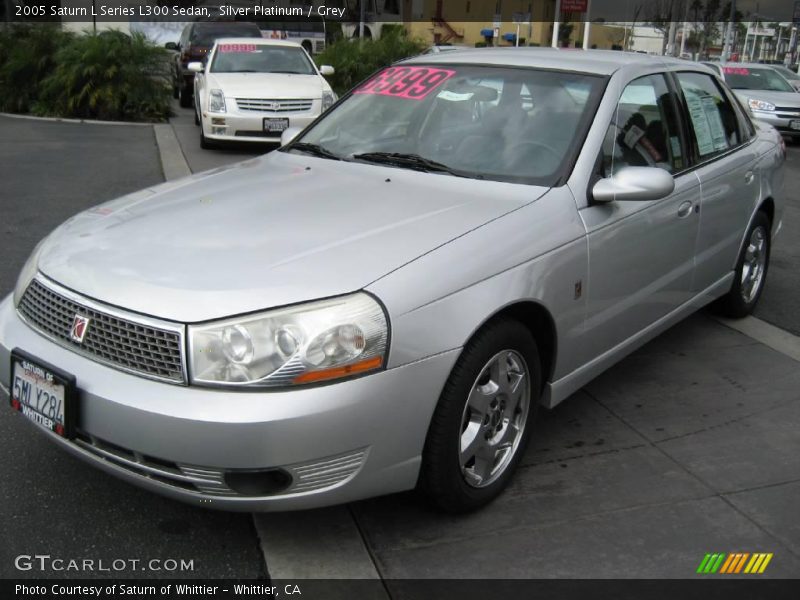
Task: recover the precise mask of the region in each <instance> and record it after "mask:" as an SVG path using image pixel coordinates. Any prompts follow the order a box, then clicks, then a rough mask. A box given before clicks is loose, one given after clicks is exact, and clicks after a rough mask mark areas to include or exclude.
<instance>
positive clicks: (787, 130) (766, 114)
mask: <svg viewBox="0 0 800 600" xmlns="http://www.w3.org/2000/svg"><path fill="white" fill-rule="evenodd" d="M752 113H753V118H755V119H758V120H759V121H763V122H764V123H769V124H770V125H772V126H773V127H774V128H775V129H777V130H778V131H779V132H780V133H781V134H782V135H787V136H792V137H796V136H800V129H793V128H792V127H791V123H792V121H795V122H796V123H798V126H800V107H799V108H797V109H796V112H795V111H794V110H792V111H791V112H788V111H777V112H776V111H762V110H754V111H752Z"/></svg>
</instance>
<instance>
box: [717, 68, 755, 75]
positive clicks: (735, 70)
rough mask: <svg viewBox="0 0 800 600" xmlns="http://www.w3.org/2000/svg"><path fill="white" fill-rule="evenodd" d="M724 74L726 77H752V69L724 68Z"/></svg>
mask: <svg viewBox="0 0 800 600" xmlns="http://www.w3.org/2000/svg"><path fill="white" fill-rule="evenodd" d="M722 72H723V73H725V74H726V75H750V69H746V68H745V67H722Z"/></svg>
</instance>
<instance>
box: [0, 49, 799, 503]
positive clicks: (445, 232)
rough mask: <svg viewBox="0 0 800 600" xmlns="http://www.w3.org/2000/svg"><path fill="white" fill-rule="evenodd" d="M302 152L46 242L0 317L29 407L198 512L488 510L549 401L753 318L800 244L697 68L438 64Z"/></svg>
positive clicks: (632, 58) (469, 58) (535, 56)
mask: <svg viewBox="0 0 800 600" xmlns="http://www.w3.org/2000/svg"><path fill="white" fill-rule="evenodd" d="M294 133H296V132H290V131H287V132H286V134H285V135H284V141H285V142H286V143H285V145H284V147H283V148H282V150H281V151H278V152H274V153H272V154H270V155H268V156H265V157H262V158H258V159H255V160H251V161H248V162H245V163H242V164H239V165H236V166H233V167H230V168H225V169H220V170H217V171H210V172H207V173H201V174H198V175H195V176H193V177H190V178H187V179H184V180H180V181H176V182H171V183H167V184H164V185H161V186H157V187H155V188H152V189H147V190H144V191H142V192H139V193H135V194H132V195H130V196H126V197H123V198H120V199H118V200H115V201H112V202H108V203H106V204H103V205H100V206H98V207H96V208H93V209H91V210H88V211H86V212H84V213H81V214H79V215H78V216H76V217H74V218H72V219H70V220H69V221H67V222H66V223H64V224H63V225H62V226H60V227H59V228H58V229H56V230H55V231H54V232H53V233H51V234H50V235H49V236H48V237H47V238H46V239H45V240H44V241H43V242H42V243H41V244H40V245H39V246H38V247H37V248H36V250H35V251H34V253H33V255H32V256H31V257H30V260H29V261H28V263H27V265H26V266H25V268H24V270H23V272H22V274H21V275H20V277H19V282H18V285H17V287H16V290H15V292H14V294H13V297H8V298H6V299H5V300H4V301H3V303H2V305H0V381H2V382H3V385H4V387H5V386H8V390H9V391H10V402H11V405H12V407H14V408H15V409H17V410H18V411H20V412H21V413H22V414H23V415H25V416H27V417H28V418H29V419H30V420H31V421H33V422H35V423H37V424H38V425H37V428H38V429H39V430H41V431H43V432H44V433H45V434H46V435H47V436H49V437H50V438H51V439H53V440H54V441H56V442H57V443H58V444H60V445H61V446H62V447H63V448H64V449H66V450H68V451H69V452H71V453H73V454H75V455H77V456H79V457H81V458H83V459H85V460H87V461H88V462H90V463H92V464H94V465H96V466H98V467H100V468H101V469H104V470H106V471H108V472H110V473H112V474H115V475H117V476H119V477H121V478H123V479H125V480H127V481H130V482H132V483H135V484H137V485H140V486H142V487H144V488H147V489H150V490H153V491H156V492H159V493H162V494H165V495H167V496H170V497H173V498H178V499H181V500H185V501H189V502H193V503H198V504H199V503H202V504H203V505H204V506H212V507H217V508H223V509H242V510H244V509H246V510H284V509H297V508H307V507H315V506H322V505H327V504H332V503H339V502H346V501H350V500H356V499H358V498H365V497H369V496H374V495H378V494H386V493H390V492H397V491H400V490H407V489H411V488H414V487H415V486H419V487H420V488H421V489H422V490H424V491H425V492H426V493H427V494H428V496H429V497H430V498H431V499H432V500H433V501H434V502H435V503H436V504H437V505H439V506H441V507H443V508H445V509H448V510H452V511H463V510H469V509H473V508H476V507H479V506H481V505H483V504H485V503H486V502H488V501H489V500H491V499H492V498H493V497H495V496H496V495H497V494H498V493H500V491H501V490H502V489H503V487H504V486H505V485H506V484H507V483H508V482H509V479H510V478H511V476H512V474H513V471H514V468H515V467H516V465H517V463H518V462H519V460H520V457H521V455H522V454H523V451H524V448H525V445H526V443H527V441H528V438H529V437H530V434H531V429H532V423H533V419H534V417H535V415H536V408H537V406H538V405H539V404H544V405H546V406H550V407H552V406H554V405H556V404H557V403H559V402H561V401H562V400H564V399H565V398H566V397H567V396H569V395H570V394H571V393H573V392H575V391H576V390H578V389H579V388H580V387H581V386H583V385H584V384H585V383H587V382H588V381H589V380H590V379H592V378H593V377H594V376H596V375H597V374H599V373H600V372H601V371H602V370H603V369H606V368H607V367H608V366H610V365H611V364H613V363H614V362H615V361H618V360H619V359H620V358H622V357H623V356H625V355H626V354H627V353H629V352H631V351H632V350H633V349H634V348H636V347H637V346H640V345H641V344H643V343H645V342H646V341H647V340H649V339H651V338H652V337H654V336H655V335H656V334H658V333H659V332H661V331H663V330H664V329H665V328H667V327H669V326H670V325H672V324H673V323H675V322H677V321H678V320H680V319H682V318H683V317H685V316H687V315H688V314H690V313H692V312H693V311H695V310H697V309H698V308H700V307H701V306H703V305H705V304H708V303H710V302H712V301H715V302H716V304H717V307H718V309H719V310H721V311H723V312H725V313H726V314H728V315H732V316H743V315H746V314H747V313H748V312H750V311H751V310H752V308H753V306H754V305H755V303H756V302H757V301H758V298H759V295H760V293H761V291H762V289H763V287H764V282H765V277H766V273H767V266H768V261H769V252H770V244H771V242H772V240H773V239H774V237H775V235H776V234H777V233H778V232H779V230H780V225H781V214H782V210H783V209H782V206H783V182H782V177H783V168H782V166H783V163H784V160H785V149H784V147H783V144H782V142H781V139H780V137H779V136H778V134H777V132H776V131H775V130H774V129H773V128H772V127H771V126H769V125H763V124H759V123H757V122H753V121H752V120H751V118H750V116H749V115H748V112H747V111H746V110H745V109H743V107H742V106H741V105H740V104H739V103H738V101H737V100H736V99H735V97H734V96H733V95H732V94H731V93H730V91H729V90H728V89H727V88H726V87H725V85H724V84H723V83H722V82H721V81H720V80H719V79H718V78H717V76H716V75H714V74H713V73H712V71H710V70H708V69H706V68H705V67H703V66H700V65H696V64H691V63H686V62H683V61H680V62H679V61H672V60H666V61H665V60H662V59H656V58H652V57H647V56H643V55H638V54H635V55H627V54H623V53H606V52H600V51H591V52H574V51H572V52H564V51H558V50H551V49H533V48H532V49H507V50H506V49H488V50H464V51H462V52H452V53H444V54H441V55H437V56H422V57H418V58H415V59H411V60H408V61H405V62H402V63H399V64H396V65H394V66H392V67H390V68H387V69H385V70H383V71H381V72H379V73H377V74H376V75H375V76H373V77H372V78H370V79H369V80H367V81H366V82H365V83H363V84H361V85H359V86H358V87H356V88H355V89H354V90H353V91H352V92H351V93H350V94H348V95H347V96H346V97H345V98H343V99H342V100H341V101H340V102H339V103H337V104H336V105H335V106H334V107H333V108H331V109H330V110H329V111H328V112H327V113H325V114H324V115H323V116H322V117H321V118H320V119H319V120H317V121H315V122H314V123H313V124H312V125H311V126H310V127H309V128H307V129H306V130H304V131H303V132H302V133H300V135H299V136H298V137H295V138H294V140H292V141H289V138H290V137H291V135H293V134H294Z"/></svg>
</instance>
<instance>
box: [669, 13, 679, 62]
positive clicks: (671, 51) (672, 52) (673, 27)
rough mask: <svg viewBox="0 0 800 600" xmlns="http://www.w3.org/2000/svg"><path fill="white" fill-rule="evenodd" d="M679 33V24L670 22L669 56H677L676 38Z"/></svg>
mask: <svg viewBox="0 0 800 600" xmlns="http://www.w3.org/2000/svg"><path fill="white" fill-rule="evenodd" d="M677 32H678V22H677V21H670V22H669V41H668V42H667V55H668V56H675V36H676V34H677Z"/></svg>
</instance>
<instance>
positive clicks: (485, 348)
mask: <svg viewBox="0 0 800 600" xmlns="http://www.w3.org/2000/svg"><path fill="white" fill-rule="evenodd" d="M502 350H514V351H516V352H518V353H519V354H520V355H521V356H522V358H523V359H524V360H525V363H526V366H527V368H528V374H529V381H528V385H529V386H530V405H529V409H528V416H527V420H526V423H525V428H524V431H523V437H522V439H521V440H520V443H519V446H518V448H517V451H516V453H515V455H514V457H513V458H512V460H511V462H510V463H509V464H508V466H507V467H506V469H505V471H504V473H503V474H502V475H501V476H500V477H499V478H498V479H497V480H496V481H494V482H493V483H491V484H490V485H488V486H486V487H484V488H475V487H472V486H470V485H469V484H467V482H466V481H465V480H464V476H463V474H462V473H461V465H460V462H459V452H458V444H459V439H460V436H461V419H462V415H463V411H464V407H465V404H466V400H467V397H468V396H469V393H470V391H471V390H472V386H473V384H474V383H475V380H476V379H477V378H478V376H479V375H480V373H481V370H482V369H483V367H484V366H485V365H486V363H487V362H488V361H489V360H490V359H491V358H492V357H493V356H494V355H496V354H497V353H498V352H500V351H502ZM541 381H542V375H541V363H540V360H539V352H538V348H537V346H536V341H535V340H534V338H533V336H532V335H531V334H530V332H529V331H528V330H527V328H526V327H525V326H524V325H523V324H522V323H519V322H518V321H515V320H513V319H500V320H497V321H495V322H493V323H490V324H488V325H486V326H485V327H484V328H483V329H482V330H481V331H479V332H478V333H477V334H476V335H475V336H474V337H473V339H472V340H471V341H470V342H469V343H468V344H467V345H466V346H465V348H464V350H463V351H462V353H461V356H460V357H459V359H458V361H457V362H456V365H455V366H454V367H453V370H452V372H451V374H450V377H449V378H448V380H447V383H446V384H445V387H444V390H443V391H442V394H441V396H440V398H439V402H438V404H437V407H436V410H435V412H434V416H433V418H432V420H431V426H430V428H429V430H428V437H427V439H426V443H425V448H424V450H423V462H422V470H421V476H420V487H421V489H422V490H423V491H424V492H425V493H426V494H427V495H428V496H429V497H430V498H431V500H432V501H433V502H434V503H435V504H437V505H438V506H439V507H440V508H442V509H444V510H447V511H449V512H466V511H469V510H474V509H476V508H479V507H480V506H483V505H485V504H487V503H488V502H490V501H491V500H492V499H494V498H495V497H496V496H497V495H498V494H499V493H500V492H501V491H502V490H503V489H504V488H505V487H506V485H507V484H508V482H509V480H510V479H511V477H512V476H513V474H514V471H515V469H516V467H517V465H518V463H519V461H520V460H521V458H522V456H523V454H524V453H525V447H526V446H527V443H528V441H529V439H530V436H531V430H532V428H533V422H534V420H535V416H536V411H537V407H538V403H539V398H540V395H541V388H542V386H541Z"/></svg>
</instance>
